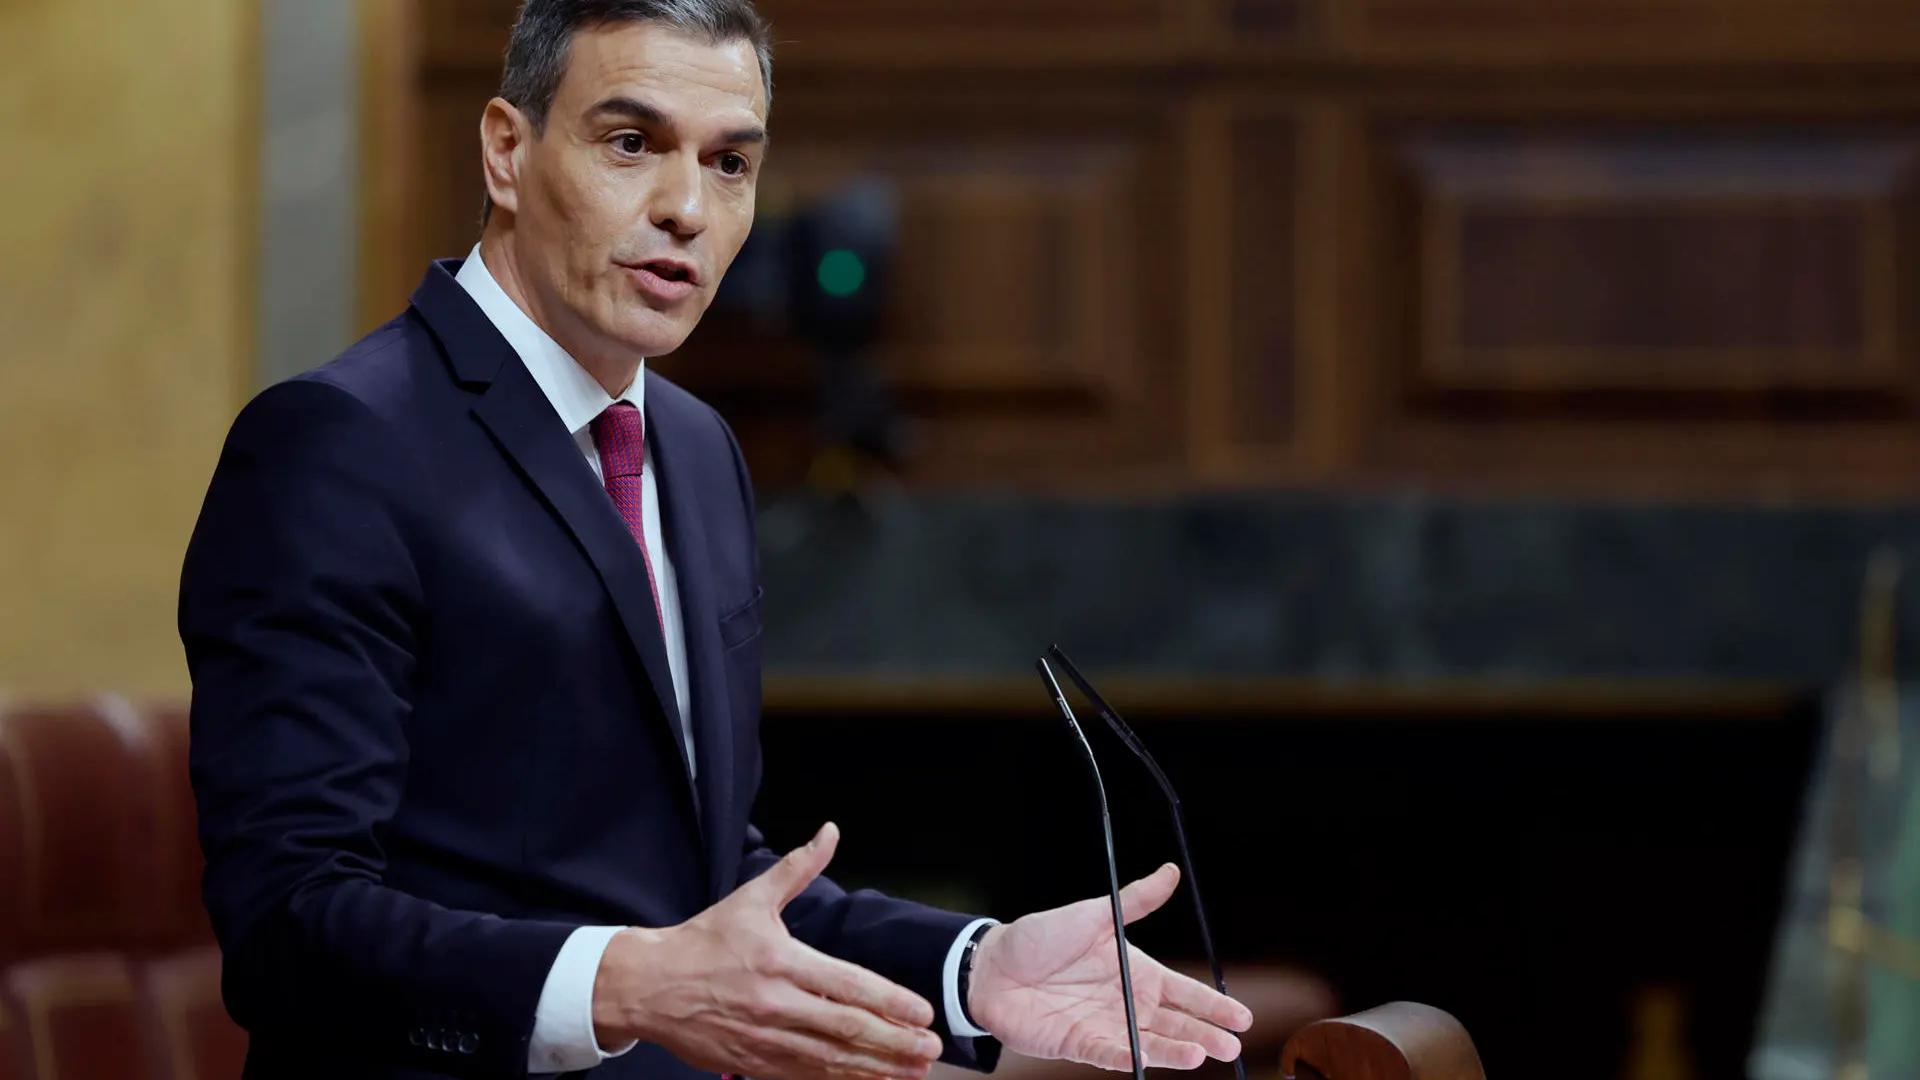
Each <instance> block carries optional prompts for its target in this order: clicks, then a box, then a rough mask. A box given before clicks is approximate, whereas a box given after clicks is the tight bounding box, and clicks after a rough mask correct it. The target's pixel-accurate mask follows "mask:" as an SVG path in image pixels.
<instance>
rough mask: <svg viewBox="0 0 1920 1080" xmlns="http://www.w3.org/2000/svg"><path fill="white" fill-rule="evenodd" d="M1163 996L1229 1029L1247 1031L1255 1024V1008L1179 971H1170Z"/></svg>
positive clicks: (1166, 999)
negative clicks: (1252, 1008)
mask: <svg viewBox="0 0 1920 1080" xmlns="http://www.w3.org/2000/svg"><path fill="white" fill-rule="evenodd" d="M1160 997H1161V999H1162V1000H1164V1001H1165V1002H1166V1003H1167V1004H1169V1005H1171V1006H1173V1007H1174V1008H1176V1009H1179V1010H1180V1011H1181V1012H1183V1013H1186V1014H1187V1015H1189V1016H1197V1017H1199V1018H1200V1019H1202V1020H1205V1021H1207V1022H1208V1023H1212V1024H1218V1025H1219V1026H1221V1027H1223V1028H1226V1029H1227V1030H1228V1031H1245V1030H1247V1029H1248V1028H1250V1027H1252V1026H1253V1010H1251V1009H1249V1008H1247V1007H1246V1006H1245V1005H1242V1004H1240V1003H1239V1002H1238V1001H1235V1000H1233V999H1232V998H1230V997H1228V996H1227V995H1225V994H1222V993H1221V992H1220V991H1218V990H1215V989H1214V988H1213V987H1211V986H1208V985H1207V984H1206V983H1203V982H1200V981H1199V980H1197V979H1193V978H1189V977H1188V976H1185V975H1182V974H1180V973H1179V972H1177V971H1172V970H1169V971H1167V972H1166V974H1165V982H1164V983H1163V984H1162V986H1161V989H1160Z"/></svg>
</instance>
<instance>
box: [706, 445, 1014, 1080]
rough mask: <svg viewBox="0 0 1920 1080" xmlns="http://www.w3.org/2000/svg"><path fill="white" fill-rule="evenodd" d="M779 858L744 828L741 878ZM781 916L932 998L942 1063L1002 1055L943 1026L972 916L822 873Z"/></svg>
mask: <svg viewBox="0 0 1920 1080" xmlns="http://www.w3.org/2000/svg"><path fill="white" fill-rule="evenodd" d="M715 419H716V421H718V422H719V423H720V427H721V429H722V431H724V432H725V434H726V438H727V445H728V448H729V449H730V450H731V451H732V453H733V464H734V471H735V474H736V477H737V478H738V481H739V485H740V498H741V502H742V514H743V516H744V518H745V520H746V523H747V524H746V529H745V534H746V541H747V544H748V547H749V554H748V556H747V558H748V559H749V560H751V562H752V565H753V569H754V578H755V585H756V587H757V585H758V578H759V562H758V558H757V554H755V552H754V545H755V543H756V541H755V538H754V532H753V520H754V498H753V483H752V480H751V478H750V477H749V475H748V473H747V466H746V461H745V459H744V457H742V455H741V453H740V446H739V443H738V442H737V441H736V440H735V439H734V437H733V432H732V431H731V430H729V429H727V426H726V423H725V421H721V420H719V417H718V414H716V415H715ZM756 681H757V680H756ZM760 774H761V758H760V748H759V746H758V745H757V744H756V745H755V746H754V749H753V766H752V772H751V774H750V775H749V776H747V777H746V778H745V779H746V782H747V792H748V794H749V798H751V797H752V795H754V794H755V793H757V792H758V790H759V787H760ZM779 861H780V856H779V855H778V854H776V853H774V852H773V851H771V850H770V849H768V847H767V845H766V840H765V838H764V837H763V836H762V835H761V833H760V830H759V829H756V828H754V827H753V826H751V825H749V826H748V827H747V832H746V841H745V852H744V853H743V856H742V859H741V863H740V883H742V884H744V883H745V882H748V881H751V880H752V879H754V878H756V877H759V876H760V875H761V874H764V873H766V872H767V871H768V870H770V869H772V867H773V865H774V864H775V863H777V862H779ZM785 914H786V923H787V928H788V929H789V930H790V931H791V932H792V933H793V935H794V936H795V937H797V938H799V939H800V940H801V941H804V942H806V943H807V944H808V945H811V946H813V947H814V948H816V949H819V950H820V951H821V952H824V953H827V954H828V955H830V956H837V957H839V958H840V959H842V960H846V961H848V962H849V963H853V964H858V965H859V966H861V967H863V968H866V969H868V970H869V971H873V972H875V973H877V974H879V975H882V976H885V977H886V978H888V979H890V980H892V981H893V982H896V983H898V984H900V985H901V986H904V987H906V988H907V989H909V990H912V991H913V992H914V993H916V994H919V995H920V996H921V997H923V998H925V999H927V1001H929V1002H931V1003H932V1004H933V1007H934V1012H935V1014H936V1016H937V1019H936V1020H935V1022H934V1030H935V1031H936V1032H937V1033H938V1034H939V1036H940V1040H941V1043H942V1048H941V1057H940V1060H942V1061H945V1062H947V1063H948V1064H950V1065H958V1066H961V1067H963V1068H968V1069H975V1070H979V1071H982V1072H991V1071H993V1068H994V1066H995V1065H996V1064H998V1062H999V1060H1000V1044H999V1042H997V1041H996V1040H994V1039H991V1038H986V1037H981V1038H974V1039H966V1038H956V1037H954V1036H953V1035H952V1034H950V1033H949V1031H948V1030H947V1024H946V1015H945V1009H944V1007H943V1006H942V1004H941V1003H942V1002H943V1001H944V999H945V993H944V990H945V987H944V985H943V980H944V977H945V973H944V971H943V970H942V969H943V967H944V965H945V961H946V958H947V952H948V951H949V950H950V949H951V948H952V947H953V944H954V940H955V939H956V938H958V937H959V935H960V932H961V931H962V930H965V929H966V928H967V926H968V925H969V924H970V923H972V922H973V921H974V916H971V915H958V914H955V913H953V912H950V911H941V910H940V909H938V908H932V907H928V906H926V905H924V904H916V903H913V902H911V901H907V900H899V899H895V898H894V897H890V896H887V895H884V894H882V893H879V892H875V891H873V890H870V889H863V890H860V891H858V892H851V893H850V892H847V891H846V890H844V889H842V888H841V887H840V886H838V885H836V884H834V883H833V881H831V880H829V879H828V878H825V877H821V878H819V879H817V880H815V881H814V883H813V884H812V885H810V886H808V887H807V890H806V891H805V892H803V893H801V894H800V895H799V896H797V897H795V898H794V900H793V902H792V903H790V904H788V905H787V908H786V913H785Z"/></svg>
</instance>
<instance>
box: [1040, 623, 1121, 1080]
mask: <svg viewBox="0 0 1920 1080" xmlns="http://www.w3.org/2000/svg"><path fill="white" fill-rule="evenodd" d="M1037 666H1038V667H1039V669H1040V678H1041V679H1042V680H1044V681H1045V682H1046V684H1047V692H1048V693H1049V694H1052V695H1053V703H1054V704H1055V705H1056V706H1058V707H1059V709H1060V715H1061V717H1062V718H1063V719H1065V720H1066V722H1067V727H1069V728H1071V729H1073V734H1074V738H1075V739H1077V740H1078V741H1079V743H1080V749H1081V750H1083V751H1085V752H1086V755H1087V768H1088V770H1090V771H1091V772H1092V773H1093V789H1094V791H1096V792H1098V793H1099V795H1100V829H1101V831H1102V832H1103V833H1104V834H1105V836H1106V840H1107V895H1108V896H1109V897H1110V898H1111V899H1112V901H1113V940H1114V943H1115V945H1116V947H1117V948H1118V949H1119V950H1120V996H1121V998H1122V999H1124V1001H1125V1002H1126V1006H1127V1045H1128V1047H1129V1048H1131V1049H1132V1051H1133V1080H1146V1077H1147V1067H1146V1063H1145V1062H1144V1061H1143V1060H1142V1059H1141V1057H1140V1019H1139V1017H1137V1016H1135V1015H1134V1011H1133V969H1132V968H1131V967H1130V966H1129V965H1128V964H1127V919H1126V916H1125V915H1123V914H1122V913H1121V911H1120V864H1119V862H1118V861H1116V860H1115V859H1114V855H1113V815H1111V814H1109V813H1108V812H1107V785H1106V784H1105V783H1103V782H1101V780H1100V762H1099V761H1098V760H1096V759H1095V758H1094V756H1093V745H1092V744H1091V743H1089V742H1087V733H1086V732H1084V731H1082V730H1080V721H1078V720H1075V719H1074V718H1073V707H1072V706H1070V705H1068V704H1067V697H1066V695H1065V694H1062V693H1061V692H1060V683H1059V681H1058V680H1057V679H1055V678H1054V677H1053V668H1052V667H1051V666H1049V665H1048V664H1047V661H1046V658H1045V657H1042V658H1041V659H1040V661H1039V663H1038V665H1037Z"/></svg>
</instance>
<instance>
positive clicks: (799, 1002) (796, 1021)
mask: <svg viewBox="0 0 1920 1080" xmlns="http://www.w3.org/2000/svg"><path fill="white" fill-rule="evenodd" d="M781 1005H782V1008H781V1013H782V1017H781V1019H778V1020H776V1021H775V1022H774V1023H775V1026H778V1027H784V1028H786V1029H788V1030H790V1031H800V1032H804V1033H806V1034H810V1035H813V1036H816V1037H818V1038H823V1039H826V1040H827V1041H829V1042H834V1043H839V1044H842V1045H844V1046H846V1047H848V1048H850V1049H852V1050H855V1051H858V1052H860V1053H864V1054H868V1055H870V1056H872V1057H875V1058H878V1059H881V1060H886V1061H892V1062H896V1063H908V1064H911V1063H925V1064H932V1063H933V1062H934V1061H935V1060H937V1059H938V1058H939V1057H940V1036H938V1035H935V1034H934V1033H933V1032H931V1031H928V1030H927V1029H926V1028H924V1027H907V1026H905V1025H902V1024H896V1023H893V1022H892V1021H890V1020H885V1019H882V1018H881V1017H879V1016H876V1015H875V1014H873V1013H871V1012H868V1011H867V1010H865V1009H862V1008H858V1007H856V1006H852V1005H842V1004H841V1003H839V1002H837V1001H829V1000H827V999H826V998H822V997H815V996H814V995H812V994H807V993H802V992H800V991H798V990H796V991H794V993H793V997H792V998H791V999H790V1000H783V1001H782V1003H781Z"/></svg>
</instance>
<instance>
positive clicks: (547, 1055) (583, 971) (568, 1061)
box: [527, 926, 634, 1073]
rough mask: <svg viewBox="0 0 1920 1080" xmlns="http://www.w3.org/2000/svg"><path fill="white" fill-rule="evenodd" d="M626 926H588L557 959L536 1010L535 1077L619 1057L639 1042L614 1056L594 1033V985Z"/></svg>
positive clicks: (531, 1067) (530, 1065)
mask: <svg viewBox="0 0 1920 1080" xmlns="http://www.w3.org/2000/svg"><path fill="white" fill-rule="evenodd" d="M622 929H624V928H623V927H619V926H583V927H581V928H579V929H578V930H575V931H574V932H573V933H571V934H569V935H567V940H566V944H564V945H561V946H560V955H558V956H556V957H554V958H553V967H551V968H549V969H548V971H547V983H546V985H545V986H543V987H542V988H541V989H540V1004H538V1005H536V1006H535V1007H534V1010H533V1042H532V1045H530V1046H529V1047H528V1049H527V1071H528V1072H530V1073H563V1072H576V1071H578V1070H580V1069H591V1068H593V1067H594V1066H595V1065H598V1064H600V1063H601V1062H603V1061H605V1060H607V1059H608V1058H614V1057H619V1056H620V1055H621V1054H624V1053H626V1052H627V1051H629V1050H631V1049H633V1047H634V1044H633V1043H628V1044H627V1045H625V1046H623V1047H621V1048H619V1049H618V1050H614V1051H612V1052H611V1053H609V1052H607V1051H605V1050H602V1049H600V1040H599V1039H597V1038H595V1037H594V1034H593V983H594V980H595V979H596V978H597V977H598V976H599V974H600V957H601V956H602V955H603V954H604V953H605V952H606V951H607V944H608V943H609V942H611V941H612V940H613V937H614V935H615V934H618V933H619V932H620V931H621V930H622Z"/></svg>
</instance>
